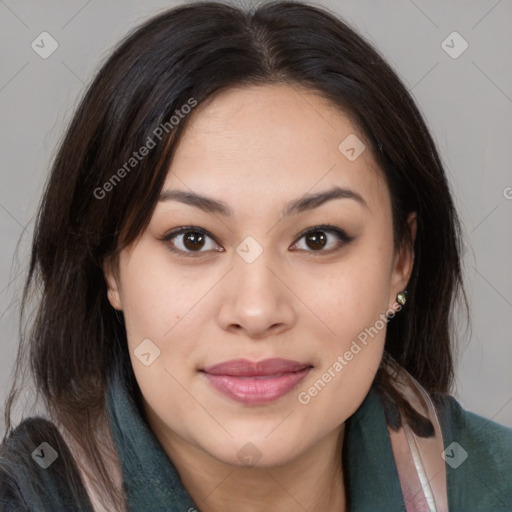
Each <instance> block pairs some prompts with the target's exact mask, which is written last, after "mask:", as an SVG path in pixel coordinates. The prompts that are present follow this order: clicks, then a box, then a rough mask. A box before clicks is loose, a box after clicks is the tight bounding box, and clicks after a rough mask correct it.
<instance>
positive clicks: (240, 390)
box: [200, 358, 313, 405]
mask: <svg viewBox="0 0 512 512" xmlns="http://www.w3.org/2000/svg"><path fill="white" fill-rule="evenodd" d="M312 368H313V366H312V365H311V364H309V363H302V362H298V361H292V360H289V359H281V358H274V359H265V360H263V361H259V362H252V361H248V360H247V359H232V360H230V361H226V362H223V363H219V364H216V365H213V366H209V367H206V368H204V369H201V370H200V372H201V373H203V374H204V376H205V378H206V380H207V381H208V382H209V384H211V385H212V386H213V388H215V389H216V390H217V391H219V392H220V393H222V394H223V395H225V396H228V397H229V398H231V399H233V400H235V401H237V402H240V403H243V404H255V405H256V404H266V403H270V402H273V401H276V400H278V399H279V398H281V397H283V396H284V395H286V394H288V393H289V392H290V391H291V390H292V389H293V388H294V387H295V386H297V385H298V383H299V382H300V381H302V380H303V379H304V377H306V375H307V374H308V373H309V372H310V371H311V369H312Z"/></svg>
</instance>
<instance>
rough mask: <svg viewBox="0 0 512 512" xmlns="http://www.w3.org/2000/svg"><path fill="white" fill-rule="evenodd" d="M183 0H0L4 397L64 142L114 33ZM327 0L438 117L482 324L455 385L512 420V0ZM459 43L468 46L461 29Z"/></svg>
mask: <svg viewBox="0 0 512 512" xmlns="http://www.w3.org/2000/svg"><path fill="white" fill-rule="evenodd" d="M179 3H183V2H174V1H169V0H166V1H164V0H160V1H156V0H153V1H145V2H136V1H127V0H124V1H114V0H107V1H105V0H103V1H99V0H90V1H87V0H72V1H70V0H67V1H64V0H60V1H57V0H46V1H44V2H41V1H35V0H30V1H29V0H24V1H14V0H9V1H7V0H6V1H1V0H0V37H1V46H0V48H1V49H0V52H1V57H0V58H1V76H0V108H1V119H2V137H1V139H0V147H1V152H2V153H1V154H2V165H1V184H2V185H1V189H0V226H1V233H2V235H1V236H2V244H1V253H0V258H1V259H0V262H1V268H0V315H1V317H0V322H1V325H0V329H1V332H2V337H1V340H0V349H1V353H2V355H1V359H0V400H2V401H3V399H4V396H5V394H6V390H7V385H8V382H9V380H10V371H11V368H12V366H13V361H14V355H15V348H16V345H17V314H18V305H19V298H20V295H21V289H22V283H23V278H24V275H25V272H24V271H25V268H26V266H27V263H28V249H29V245H30V239H31V236H32V231H33V226H34V213H35V209H36V206H37V204H38V202H39V199H40V196H41V193H42V187H43V184H44V181H45V178H46V176H47V173H48V168H49V163H50V160H51V158H52V156H53V155H54V153H55V148H56V145H57V143H58V141H59V140H60V138H61V136H62V134H63V130H64V129H65V127H66V125H67V122H68V121H69V118H70V116H71V115H72V113H73V110H74V107H75V106H76V104H77V101H78V98H79V97H80V95H81V93H82V92H83V90H84V87H85V86H86V85H87V84H88V83H89V81H90V80H91V79H92V77H93V75H94V73H95V72H96V71H97V70H98V66H99V64H100V63H101V62H103V61H104V59H105V58H106V57H107V56H108V54H109V52H110V50H111V48H112V46H113V45H114V44H115V43H117V42H118V41H119V40H120V39H121V38H122V37H123V36H124V35H125V34H126V33H127V32H128V31H129V29H131V28H132V27H134V26H135V25H137V24H139V23H140V22H142V21H144V20H145V19H147V18H148V17H150V16H152V15H155V14H157V13H158V12H161V11H162V10H164V9H166V8H169V7H172V6H173V5H177V4H179ZM243 3H244V4H248V3H249V2H248V1H247V0H245V1H244V2H243ZM318 3H319V4H320V5H324V6H326V7H329V8H330V9H332V10H335V11H336V12H337V13H339V14H340V15H341V16H342V17H343V18H344V19H345V20H346V21H348V22H349V23H352V24H353V25H354V26H355V27H356V28H357V29H359V30H360V32H362V33H363V35H364V36H365V37H366V38H367V39H369V40H370V41H372V42H373V43H374V44H375V45H376V46H377V48H378V49H379V50H380V51H381V53H382V54H383V55H384V56H385V57H386V58H387V60H388V62H389V63H390V64H391V65H392V66H393V68H394V69H395V70H396V71H397V73H398V74H399V76H400V77H401V78H402V80H403V81H404V83H405V84H406V86H407V87H408V88H409V90H410V91H411V93H412V95H413V97H414V98H415V99H416V102H417V104H418V106H419V107H420V110H421V111H422V112H423V114H424V116H425V118H426V121H427V123H428V125H429V126H430V128H431V131H432V133H433V136H434V139H435V140H436V143H437V144H438V147H439V150H440V153H441V157H442V158H443V161H444V163H445V166H446V170H447V172H448V175H449V179H450V182H451V185H452V188H453V192H454V196H455V201H456V206H457V208H458V211H459V213H460V216H461V218H462V222H463V226H464V232H465V236H466V243H467V247H466V252H465V256H464V272H465V279H466V286H467V291H468V294H469V299H470V307H471V311H470V313H471V320H472V328H471V329H470V330H466V329H465V328H464V326H461V327H459V328H458V330H459V332H460V338H461V343H460V351H459V356H458V363H457V379H456V387H455V389H454V395H455V396H456V398H457V399H458V400H459V401H460V402H461V403H462V405H463V406H464V407H465V408H467V409H469V410H471V411H474V412H476V413H477V414H481V415H483V416H486V417H488V418H492V419H493V420H494V421H497V422H499V423H502V424H505V425H508V426H512V372H511V368H510V366H511V363H512V336H511V332H512V272H511V269H510V265H511V262H512V237H511V234H512V230H511V229H510V226H511V224H512V222H511V221H512V172H511V162H512V149H511V148H512V138H511V135H512V115H511V114H512V58H511V54H512V44H511V43H512V0H499V1H495V0H492V1H483V0H482V1H476V0H472V1H467V0H464V1H463V0H460V1H454V0H452V1H449V2H446V1H435V2H433V1H430V2H427V1H420V0H414V1H413V0H394V1H386V2H384V1H378V0H372V1H368V0H364V1H361V0H358V1H345V0H342V1H337V2H335V1H321V2H318ZM43 31H46V32H48V33H50V34H51V36H52V37H53V38H54V39H55V40H56V41H57V42H58V45H59V46H58V49H57V50H56V51H55V52H54V53H53V54H52V55H51V56H50V57H48V58H47V59H43V58H41V57H40V56H39V55H38V54H37V53H36V52H35V51H34V50H33V49H32V48H31V43H32V41H34V40H35V39H36V38H37V36H39V34H41V32H43ZM453 31H457V32H458V33H459V34H461V36H462V37H463V38H464V39H465V40H466V41H467V43H468V44H469V47H468V49H467V50H466V51H465V52H464V53H462V54H461V55H460V56H459V57H458V58H452V57H450V56H449V55H448V54H447V53H446V52H445V51H444V50H443V48H442V46H441V43H442V42H443V41H444V40H445V39H446V38H447V36H449V34H451V33H452V32H453ZM448 44H450V45H451V46H454V50H457V49H459V48H461V46H460V42H459V41H457V40H454V42H453V43H451V42H450V39H448ZM454 50H452V51H454ZM22 235H23V236H22ZM20 237H21V241H20V243H19V247H17V244H18V240H20ZM77 327H79V326H77ZM2 410H3V407H2Z"/></svg>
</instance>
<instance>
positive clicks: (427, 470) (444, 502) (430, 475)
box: [387, 364, 448, 512]
mask: <svg viewBox="0 0 512 512" xmlns="http://www.w3.org/2000/svg"><path fill="white" fill-rule="evenodd" d="M397 367H398V368H399V372H398V375H397V374H396V371H395V370H394V369H392V368H391V367H387V370H388V371H389V372H391V373H392V374H393V377H394V379H395V382H396V384H395V385H396V387H397V389H398V390H399V391H400V392H401V394H402V395H403V396H404V397H405V398H406V399H407V400H408V402H409V404H410V405H411V407H413V408H414V409H415V410H416V411H418V412H419V413H420V414H422V415H423V416H425V417H426V418H428V419H429V420H430V421H431V422H432V425H433V426H434V431H435V435H434V437H428V438H427V437H419V436H417V435H416V434H414V432H413V431H412V429H411V427H410V426H409V425H408V424H407V422H406V421H405V418H404V416H403V415H402V425H403V426H402V427H401V428H400V429H399V430H398V431H397V432H395V431H394V430H392V429H391V427H389V426H388V433H389V437H390V440H391V448H392V450H393V457H394V459H395V464H396V468H397V471H398V477H399V479H400V485H401V487H402V494H403V497H404V502H405V507H406V510H407V512H448V497H447V492H446V466H445V461H444V459H443V458H442V456H441V454H442V453H443V451H444V443H443V435H442V431H441V427H440V426H439V420H438V418H437V414H436V411H435V409H434V405H433V404H432V400H431V399H430V397H429V396H428V393H427V392H426V390H425V389H424V388H423V387H422V386H421V384H420V383H419V382H417V381H416V380H415V379H414V378H413V376H412V375H410V374H409V373H408V372H407V371H406V370H405V368H403V367H401V366H398V364H397Z"/></svg>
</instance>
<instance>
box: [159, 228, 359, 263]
mask: <svg viewBox="0 0 512 512" xmlns="http://www.w3.org/2000/svg"><path fill="white" fill-rule="evenodd" d="M190 232H193V233H198V234H201V235H203V236H206V237H208V238H211V239H212V240H213V241H214V242H215V243H216V244H217V241H216V240H215V238H214V237H213V236H212V235H211V234H210V233H209V232H208V231H206V230H205V229H203V228H200V227H197V226H183V227H180V228H177V229H173V230H172V231H170V232H169V233H166V234H165V235H164V236H162V237H161V238H160V241H161V242H163V243H164V244H165V245H166V246H167V248H168V249H169V251H171V252H173V253H175V254H178V255H179V256H182V257H185V258H197V257H201V255H202V254H203V253H205V252H209V251H183V250H181V249H176V247H175V246H174V245H173V244H172V243H171V240H172V239H173V238H175V237H177V236H179V235H182V234H184V233H190ZM317 232H325V233H330V234H334V235H336V236H337V237H338V238H339V244H338V245H337V247H335V248H333V249H328V250H325V251H324V250H318V251H313V250H309V251H308V250H304V249H300V250H302V251H305V252H308V253H312V254H313V255H316V254H318V255H321V254H322V253H323V254H332V253H333V252H336V251H338V250H339V249H341V248H342V247H343V246H344V245H347V244H349V243H350V242H352V241H353V240H354V238H355V237H353V236H349V235H347V233H346V232H345V231H344V230H342V229H340V228H337V227H336V226H332V225H330V224H322V225H320V226H314V227H312V228H309V229H307V230H306V231H303V232H302V233H301V234H300V235H299V237H298V238H297V241H296V242H294V243H293V244H292V245H296V244H297V243H298V242H299V241H300V240H301V239H302V238H304V237H305V236H306V235H309V234H310V233H317ZM218 252H223V250H222V251H218ZM315 253H316V254H315Z"/></svg>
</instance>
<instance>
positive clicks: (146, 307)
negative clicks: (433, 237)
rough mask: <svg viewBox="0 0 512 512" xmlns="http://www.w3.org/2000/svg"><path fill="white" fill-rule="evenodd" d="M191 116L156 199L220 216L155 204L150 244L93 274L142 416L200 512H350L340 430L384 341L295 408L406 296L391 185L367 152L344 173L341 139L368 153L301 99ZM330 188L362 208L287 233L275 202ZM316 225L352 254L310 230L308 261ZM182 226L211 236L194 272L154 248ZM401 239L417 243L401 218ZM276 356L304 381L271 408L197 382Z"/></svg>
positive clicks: (194, 261)
mask: <svg viewBox="0 0 512 512" xmlns="http://www.w3.org/2000/svg"><path fill="white" fill-rule="evenodd" d="M191 115H192V116H193V117H192V118H191V119H189V121H190V124H189V125H188V127H187V130H186V131H185V133H184V135H183V137H182V138H181V140H180V142H179V146H178V148H177V151H176V154H175V157H174V159H173V162H172V164H171V169H170V172H169V174H168V176H167V180H166V183H165V184H164V187H163V191H166V190H169V189H179V190H184V191H188V192H190V191H193V192H195V193H200V194H203V195H207V196H209V197H213V198H215V199H217V200H221V201H224V202H225V203H227V205H228V206H229V207H230V208H231V209H232V210H233V212H234V214H233V216H232V217H224V216H222V215H220V214H219V213H206V212H203V211H201V210H200V209H198V208H196V207H194V206H192V205H189V204H188V205H187V204H183V203H181V202H177V201H163V202H160V203H159V204H158V205H157V207H156V209H155V211H154V214H153V217H152V219H151V222H150V224H149V226H148V228H147V229H146V230H145V231H144V232H143V233H142V234H141V236H140V237H139V239H138V240H137V241H136V242H134V243H133V244H131V245H130V246H129V247H127V248H125V249H123V251H122V252H121V253H120V254H119V260H118V262H117V264H118V267H117V270H118V278H116V277H115V276H116V273H115V272H113V271H112V268H111V267H109V266H106V267H105V277H106V280H107V283H108V287H109V292H108V296H109V300H110V303H111V304H112V306H113V307H114V308H116V309H118V310H122V311H123V312H124V317H125V322H126V327H127V336H128V344H129V350H130V355H131V360H132V365H133V369H134V372H135V376H136V379H137V382H138V384H139V387H140V389H141V392H142V395H143V408H144V411H145V414H146V417H147V419H148V421H149V423H150V426H151V428H152V429H153V431H154V432H155V435H156V436H157V438H158V439H159V441H160V443H161V444H162V446H163V448H164V449H165V451H166V452H167V454H168V455H169V456H170V457H171V459H172V461H173V463H174V465H175V466H176V468H177V469H178V471H179V473H180V476H181V478H182V481H183V483H184V485H185V487H186V488H187V490H188V491H189V492H190V494H191V496H192V498H193V499H194V500H195V501H196V503H197V504H198V506H200V507H201V510H202V511H206V512H211V511H219V512H220V511H223V512H226V511H231V510H233V511H234V510H237V511H266V510H273V511H285V510H286V511H292V510H293V511H294V510H304V509H307V510H345V490H344V483H343V468H342V467H341V456H340V454H341V446H342V442H343V434H344V422H345V420H346V419H347V418H348V417H349V416H350V415H352V414H353V413H354V412H355V411H356V410H357V408H358V407H359V406H360V404H361V403H362V401H363V400H364V398H365V396H366V394H367V392H368V390H369V388H370V386H371V383H372V381H373V378H374V375H375V373H376V371H377V368H378V366H379V363H380V360H381V357H382V353H383V348H384V341H385V326H384V328H381V329H380V330H379V331H378V334H377V335H375V336H374V337H373V338H369V339H368V343H367V344H366V345H365V346H363V345H361V344H360V343H359V344H360V345H361V347H362V349H361V350H360V352H358V353H357V354H356V355H354V357H353V359H352V360H351V361H347V364H346V366H344V367H343V369H342V370H341V371H339V372H337V373H336V376H335V377H333V378H332V379H331V381H330V382H329V383H328V384H327V385H326V386H325V387H323V389H322V390H321V391H320V392H318V393H317V394H316V396H313V397H311V400H310V401H309V402H308V403H307V404H303V403H301V402H300V401H299V400H298V393H299V392H301V391H307V390H308V389H309V388H310V387H311V386H313V384H314V383H315V382H316V381H318V379H320V378H321V376H322V374H323V373H325V372H326V371H328V369H329V368H330V367H331V368H332V367H333V364H334V363H335V362H336V361H337V360H338V359H337V358H338V356H340V355H341V356H343V354H344V353H345V352H346V351H347V350H349V348H350V346H351V344H352V342H353V340H356V339H357V336H358V334H360V333H361V332H362V331H364V329H365V328H368V327H370V326H374V325H376V322H377V321H378V320H379V318H382V317H381V315H384V314H385V313H386V311H388V310H389V309H390V308H392V307H393V305H395V307H396V295H397V293H398V292H399V291H401V290H403V289H405V288H406V285H407V282H408V280H409V276H410V274H411V271H412V265H413V255H412V252H411V251H410V250H406V249H403V250H398V248H394V247H393V232H392V217H391V200H390V196H389V191H388V188H387V185H386V183H385V180H384V178H383V176H382V174H381V173H380V171H379V170H378V169H377V167H376V164H375V162H374V160H373V157H372V155H371V151H370V146H369V144H366V143H365V144H366V150H365V151H364V152H363V153H362V154H361V155H360V156H359V157H358V158H357V159H355V160H354V161H350V160H349V159H347V158H346V156H345V155H344V154H342V152H340V150H339V149H338V146H339V144H340V143H341V142H342V141H343V140H344V139H345V138H346V137H347V136H348V135H350V134H355V135H356V136H357V137H358V138H359V139H360V140H361V141H363V142H365V140H364V137H363V136H362V135H361V134H360V133H359V131H358V130H357V129H356V128H355V126H354V124H353V123H352V122H351V121H350V119H349V118H348V117H347V116H346V115H345V114H344V113H342V112H341V111H340V110H339V109H337V108H335V107H334V106H333V105H331V104H330V103H329V102H327V101H326V100H325V99H323V98H322V97H320V96H319V95H317V94H316V93H314V92H312V91H308V90H304V89H299V88H296V87H293V88H292V87H290V86H287V85H283V84H279V85H266V86H251V87H244V88H236V89H230V90H228V91H222V92H221V93H220V94H217V95H216V96H215V97H213V98H211V99H210V100H209V101H208V102H206V103H203V104H201V105H199V106H198V107H197V109H196V111H194V113H193V114H191ZM334 185H337V186H340V187H343V188H349V189H351V190H353V191H355V192H357V193H358V194H360V195H361V196H362V197H363V199H364V201H365V203H366V206H364V205H361V204H360V203H359V202H357V201H356V200H354V199H347V198H344V199H335V200H331V201H328V202H325V203H324V204H322V205H321V206H319V207H318V208H315V209H313V210H309V211H304V212H302V213H299V214H297V215H293V216H290V217H288V218H282V215H281V211H282V209H283V208H284V206H285V205H286V204H287V203H288V202H290V201H292V200H295V199H298V198H300V197H302V196H304V195H305V194H311V193H317V192H321V191H325V190H328V189H330V188H331V187H332V186H334ZM320 224H331V225H333V226H335V227H337V228H340V229H343V230H344V231H346V233H347V234H348V235H349V236H351V237H354V239H353V240H352V241H351V242H349V243H344V242H343V241H341V242H339V239H338V238H337V236H336V234H335V233H329V232H325V231H323V233H324V236H327V240H326V242H325V248H322V246H321V247H320V248H317V249H316V247H317V246H315V244H314V243H312V242H311V235H310V236H309V237H308V236H302V237H301V235H302V234H303V232H304V231H305V230H307V229H309V228H314V227H315V226H317V225H320ZM181 226H197V227H201V228H203V229H205V230H207V231H208V232H209V233H210V234H211V236H212V237H211V238H209V237H207V238H206V239H205V241H204V244H203V246H202V247H201V246H197V247H199V248H198V249H197V250H199V251H201V252H200V253H199V257H193V256H187V255H184V256H179V255H178V254H176V253H173V252H171V251H170V249H169V247H172V244H173V242H174V246H175V247H176V248H177V249H181V250H182V251H187V250H188V254H190V253H191V252H193V249H194V245H193V244H190V243H189V244H188V245H185V238H184V235H182V236H177V237H175V238H174V239H173V240H171V241H167V242H163V241H161V240H160V238H161V237H162V236H164V235H165V234H167V233H168V232H170V231H171V230H172V229H175V228H179V227H181ZM409 226H410V229H411V232H412V235H413V238H414V236H415V218H414V214H411V216H410V218H409ZM185 236H186V235H185ZM247 236H251V237H253V238H254V239H255V240H256V241H257V243H258V244H259V246H261V248H262V249H263V252H262V253H261V254H260V255H259V257H258V258H257V259H256V260H255V261H253V262H252V263H247V262H246V261H245V260H244V259H243V258H242V257H240V256H239V254H238V253H237V252H236V249H237V247H238V246H239V245H240V244H241V242H242V241H243V240H244V239H245V238H246V237H247ZM338 242H339V243H338ZM338 245H340V247H339V248H338V249H337V250H336V247H337V246H338ZM190 247H192V250H191V249H190ZM216 249H221V250H220V251H219V250H216ZM330 249H332V250H330ZM197 250H196V253H195V254H197ZM251 250H252V249H251ZM398 314H399V313H398ZM379 325H381V324H379ZM144 339H151V340H152V342H153V343H154V344H155V345H156V346H157V347H158V348H159V350H160V356H159V357H158V358H157V359H156V360H155V361H154V362H153V363H152V364H151V365H149V366H145V365H143V364H141V362H140V361H139V359H138V358H137V357H136V356H135V355H134V349H135V348H136V347H137V346H138V345H139V344H140V343H141V342H142V340H144ZM271 357H283V358H287V359H292V360H296V361H300V362H307V363H309V364H311V365H313V369H312V370H311V372H310V373H309V374H308V375H307V376H306V378H305V379H304V380H303V381H302V382H301V383H300V384H299V386H298V387H297V388H296V389H294V390H292V391H291V392H290V393H288V394H287V395H285V396H284V397H281V398H279V399H278V400H277V401H275V402H273V403H271V404H266V405H245V404H241V403H239V402H236V401H233V400H231V399H230V398H228V397H226V396H224V395H222V394H220V393H219V392H218V391H217V390H216V389H214V388H213V387H212V386H211V385H210V384H209V383H208V382H207V381H206V379H205V378H204V375H203V374H202V373H200V372H199V371H198V370H199V369H201V368H204V367H205V366H209V365H213V364H216V363H219V362H223V361H227V360H229V359H234V358H246V359H249V360H252V361H260V360H262V359H266V358H271ZM249 442H250V443H252V444H253V445H254V446H255V447H256V448H257V450H256V449H254V448H250V449H251V450H253V452H254V454H255V457H256V458H257V457H258V456H259V457H260V458H259V460H258V461H257V462H256V464H254V465H253V466H251V467H247V466H246V465H244V463H243V462H242V461H241V460H240V459H239V457H238V456H237V453H238V452H239V450H240V449H242V447H244V446H245V445H246V444H247V443H249ZM246 449H248V448H246Z"/></svg>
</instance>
